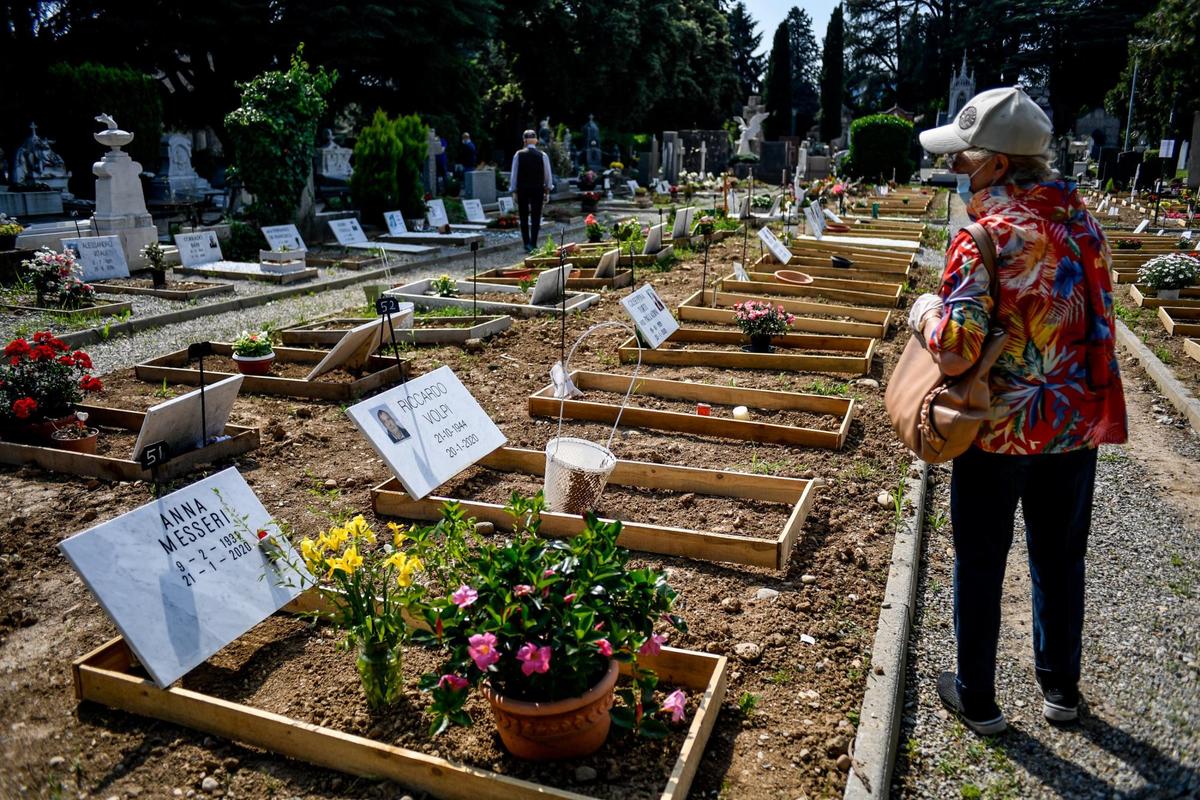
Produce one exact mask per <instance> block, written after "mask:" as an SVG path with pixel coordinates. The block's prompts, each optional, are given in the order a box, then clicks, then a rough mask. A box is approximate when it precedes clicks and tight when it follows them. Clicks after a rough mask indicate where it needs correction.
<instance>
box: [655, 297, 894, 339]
mask: <svg viewBox="0 0 1200 800" xmlns="http://www.w3.org/2000/svg"><path fill="white" fill-rule="evenodd" d="M704 299H705V300H706V301H708V302H709V303H710V304H709V305H700V291H699V290H697V291H696V292H694V293H693V294H692V295H691V296H689V297H688V298H686V299H685V300H684V301H683V302H682V303H680V304H679V308H678V317H679V321H680V322H686V321H688V320H691V321H693V322H708V323H714V324H717V325H734V324H736V321H735V315H736V312H735V311H734V310H733V306H734V304H736V303H744V302H745V301H747V300H755V301H760V302H761V298H758V297H755V296H754V295H739V294H731V293H729V292H714V291H711V290H710V291H707V292H705V293H704ZM772 305H776V306H782V307H783V309H784V311H789V312H792V313H793V314H794V315H795V320H794V321H793V322H792V330H794V331H805V332H808V333H828V334H833V335H835V336H867V337H870V338H875V339H883V338H885V337H886V336H887V332H888V323H889V322H890V321H891V314H892V312H891V311H888V310H886V309H874V308H858V307H856V306H834V305H827V304H825V303H806V302H804V301H798V300H776V301H773V302H772ZM851 313H853V314H854V316H855V317H859V319H855V320H849V321H847V320H841V319H820V318H817V317H809V316H805V314H829V315H830V316H834V315H836V316H851ZM860 315H861V317H860ZM870 320H878V321H877V322H872V321H870Z"/></svg>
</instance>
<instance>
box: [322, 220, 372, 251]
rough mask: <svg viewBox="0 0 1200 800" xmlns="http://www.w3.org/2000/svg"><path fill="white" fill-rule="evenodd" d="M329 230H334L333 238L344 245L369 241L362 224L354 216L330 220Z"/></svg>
mask: <svg viewBox="0 0 1200 800" xmlns="http://www.w3.org/2000/svg"><path fill="white" fill-rule="evenodd" d="M329 230H331V231H333V238H335V239H337V243H338V244H340V245H341V246H342V247H349V246H350V245H352V244H366V243H367V235H366V234H365V233H363V229H362V226H361V225H359V224H358V220H356V219H355V218H354V217H349V218H347V219H331V220H329Z"/></svg>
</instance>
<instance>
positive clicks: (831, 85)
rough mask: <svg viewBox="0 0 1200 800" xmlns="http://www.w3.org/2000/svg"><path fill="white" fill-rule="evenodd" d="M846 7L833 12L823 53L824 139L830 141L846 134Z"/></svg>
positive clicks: (822, 131) (822, 99) (822, 136)
mask: <svg viewBox="0 0 1200 800" xmlns="http://www.w3.org/2000/svg"><path fill="white" fill-rule="evenodd" d="M844 33H845V31H844V28H843V20H842V7H841V5H840V4H839V5H837V6H835V7H834V9H833V13H832V14H830V15H829V26H828V27H827V28H826V29H825V47H824V50H823V51H822V53H821V138H822V139H824V140H825V141H827V142H831V141H833V140H834V139H836V138H838V137H839V136H841V135H842V97H843V96H844V93H845V60H844V59H845V56H844V55H843V53H842V50H843V47H844V38H845V37H844Z"/></svg>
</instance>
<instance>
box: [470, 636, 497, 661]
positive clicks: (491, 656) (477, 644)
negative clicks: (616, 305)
mask: <svg viewBox="0 0 1200 800" xmlns="http://www.w3.org/2000/svg"><path fill="white" fill-rule="evenodd" d="M467 641H468V642H469V643H470V646H469V647H468V648H467V655H469V656H471V658H472V659H473V660H474V661H475V666H477V667H479V669H481V670H486V669H487V668H488V667H490V666H491V665H492V664H495V663H496V662H497V661H499V660H500V652H499V651H498V650H496V634H494V633H477V634H475V635H474V636H472V637H471V638H470V639H468V640H467Z"/></svg>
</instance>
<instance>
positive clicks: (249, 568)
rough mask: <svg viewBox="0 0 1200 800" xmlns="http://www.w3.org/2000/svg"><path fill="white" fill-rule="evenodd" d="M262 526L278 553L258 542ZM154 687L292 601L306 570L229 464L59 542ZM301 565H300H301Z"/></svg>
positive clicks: (305, 578) (308, 582) (307, 579)
mask: <svg viewBox="0 0 1200 800" xmlns="http://www.w3.org/2000/svg"><path fill="white" fill-rule="evenodd" d="M260 530H261V531H266V533H267V534H268V535H270V536H271V537H272V538H273V539H274V541H275V542H276V543H277V544H278V545H279V546H280V547H281V548H282V550H283V551H284V553H285V557H286V558H285V559H281V560H279V561H272V560H271V559H270V558H268V556H267V554H266V553H265V552H264V551H263V550H261V549H260V548H259V546H258V541H257V532H258V531H260ZM59 548H60V549H61V550H62V552H63V555H65V556H66V558H67V560H68V561H69V562H71V566H72V567H74V568H75V570H76V571H77V572H78V573H79V574H80V576H81V577H82V578H83V580H84V582H85V583H86V584H87V586H88V588H89V589H91V591H92V593H93V594H95V595H96V599H97V600H99V602H100V605H101V607H102V608H103V609H104V611H105V612H106V613H107V614H108V616H109V617H111V618H112V621H113V622H114V623H115V624H116V626H117V629H118V630H119V631H120V632H121V635H122V636H124V637H125V641H126V642H127V643H128V644H129V647H130V649H131V650H133V652H134V654H135V655H136V656H137V659H138V661H139V662H140V663H141V664H142V666H143V667H145V669H146V671H147V672H148V673H150V677H151V678H152V679H153V680H154V683H155V684H156V685H157V686H158V687H159V688H166V687H167V686H169V685H170V684H171V683H173V682H174V681H176V680H178V679H179V678H181V677H182V676H184V675H185V674H187V673H188V671H189V670H191V669H193V668H194V667H196V666H198V665H199V664H201V663H203V662H204V661H205V660H206V659H208V658H209V657H210V656H212V655H213V654H214V653H216V652H217V651H218V650H220V649H221V648H222V647H224V646H225V645H227V644H229V643H230V642H232V641H233V640H234V639H237V638H238V637H239V636H241V635H242V634H244V633H245V632H246V631H248V630H250V629H251V628H252V627H254V626H255V625H257V624H258V623H260V622H262V621H263V620H264V619H266V618H267V617H268V616H270V615H271V614H273V613H275V612H276V611H278V610H279V609H280V608H282V607H283V606H285V605H287V604H288V603H289V602H290V601H292V600H293V599H294V598H295V597H296V596H297V595H299V594H300V592H301V591H302V590H303V589H304V588H305V586H307V585H311V583H312V576H310V575H308V573H307V572H301V571H297V570H296V569H294V568H292V567H291V566H289V562H290V563H291V564H298V563H299V562H300V558H299V556H298V555H297V553H296V551H295V550H294V549H293V548H292V547H291V545H290V544H288V542H287V540H286V538H285V537H284V536H283V534H282V532H280V530H279V528H278V527H277V526H276V524H275V521H274V520H273V519H272V517H271V515H270V513H268V512H267V510H266V509H265V508H263V505H262V503H261V502H259V499H258V498H257V497H256V496H255V495H254V492H253V490H251V488H250V487H249V485H247V483H246V481H245V479H244V478H243V477H242V476H241V475H240V474H239V473H238V471H237V470H236V469H235V468H233V467H230V468H229V469H226V470H224V471H222V472H218V473H217V474H216V475H212V476H211V477H208V478H206V479H204V480H202V481H199V482H197V483H194V484H192V485H191V486H188V487H185V488H183V489H180V490H179V491H176V492H172V493H171V494H168V495H166V496H164V497H160V498H158V499H157V500H155V501H153V502H151V503H147V504H146V505H144V506H142V507H140V508H136V509H134V510H133V511H129V512H127V513H125V514H122V515H121V516H119V517H117V518H116V519H113V520H110V521H108V522H104V523H101V524H99V525H97V526H95V527H94V528H90V529H88V530H86V531H83V532H82V533H78V534H76V535H74V536H72V537H71V538H69V539H67V540H66V541H64V542H62V543H61V544H60V545H59ZM299 569H300V570H303V567H300V568H299Z"/></svg>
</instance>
